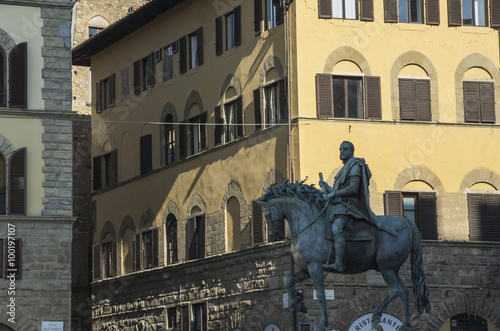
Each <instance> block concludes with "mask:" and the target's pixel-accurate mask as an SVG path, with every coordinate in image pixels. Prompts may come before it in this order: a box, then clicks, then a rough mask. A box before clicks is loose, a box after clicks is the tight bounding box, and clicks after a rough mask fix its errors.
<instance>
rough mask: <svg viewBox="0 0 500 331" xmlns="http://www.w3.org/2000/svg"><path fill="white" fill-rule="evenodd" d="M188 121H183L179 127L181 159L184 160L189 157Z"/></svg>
mask: <svg viewBox="0 0 500 331" xmlns="http://www.w3.org/2000/svg"><path fill="white" fill-rule="evenodd" d="M186 124H187V123H186V121H182V122H181V123H180V125H179V158H180V159H183V158H185V157H186V156H187V136H186V133H187V125H186Z"/></svg>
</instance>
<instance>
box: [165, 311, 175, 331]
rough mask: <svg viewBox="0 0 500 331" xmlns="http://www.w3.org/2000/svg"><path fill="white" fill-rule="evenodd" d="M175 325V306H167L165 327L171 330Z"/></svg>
mask: <svg viewBox="0 0 500 331" xmlns="http://www.w3.org/2000/svg"><path fill="white" fill-rule="evenodd" d="M176 327H177V308H176V307H170V308H167V329H170V330H173V329H175V328H176Z"/></svg>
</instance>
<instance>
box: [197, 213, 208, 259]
mask: <svg viewBox="0 0 500 331" xmlns="http://www.w3.org/2000/svg"><path fill="white" fill-rule="evenodd" d="M197 218H198V224H196V230H197V232H198V238H199V243H198V253H199V254H198V257H199V258H203V257H205V255H206V226H205V215H204V214H203V215H200V216H198V217H197Z"/></svg>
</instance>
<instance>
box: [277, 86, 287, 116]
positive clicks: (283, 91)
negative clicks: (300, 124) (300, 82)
mask: <svg viewBox="0 0 500 331" xmlns="http://www.w3.org/2000/svg"><path fill="white" fill-rule="evenodd" d="M286 83H287V82H286V78H283V79H280V80H279V81H278V91H279V112H280V113H279V116H280V118H279V121H280V123H286V122H288V100H287V97H288V96H287V86H286V85H287V84H286Z"/></svg>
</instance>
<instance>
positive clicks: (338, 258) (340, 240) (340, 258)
mask: <svg viewBox="0 0 500 331" xmlns="http://www.w3.org/2000/svg"><path fill="white" fill-rule="evenodd" d="M333 243H334V247H335V263H333V264H324V265H323V269H325V270H328V271H334V272H342V271H344V250H345V238H344V236H337V237H336V238H335V240H334V242H333Z"/></svg>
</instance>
